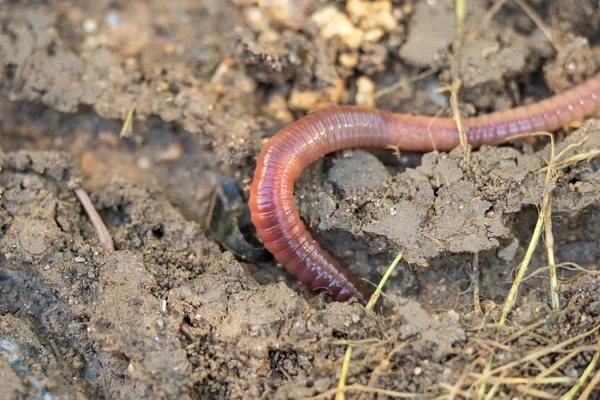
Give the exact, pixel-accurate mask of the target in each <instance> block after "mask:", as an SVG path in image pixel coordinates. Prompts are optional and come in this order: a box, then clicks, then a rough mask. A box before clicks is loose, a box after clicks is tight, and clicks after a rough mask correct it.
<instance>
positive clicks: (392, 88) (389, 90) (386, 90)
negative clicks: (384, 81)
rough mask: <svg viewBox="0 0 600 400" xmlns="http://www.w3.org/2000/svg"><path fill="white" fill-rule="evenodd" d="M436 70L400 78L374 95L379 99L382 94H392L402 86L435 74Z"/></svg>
mask: <svg viewBox="0 0 600 400" xmlns="http://www.w3.org/2000/svg"><path fill="white" fill-rule="evenodd" d="M436 72H437V71H436V70H435V69H428V70H427V71H424V72H421V73H420V74H418V75H415V76H413V77H411V78H408V79H400V80H399V81H398V82H396V83H394V84H393V85H390V86H388V87H385V88H383V89H381V90H378V91H376V92H375V95H374V97H375V98H376V99H377V98H379V97H381V96H385V95H386V94H390V93H392V92H394V91H396V90H398V89H400V88H401V87H402V86H406V85H409V84H411V83H415V82H417V81H420V80H421V79H424V78H427V77H428V76H430V75H433V74H435V73H436Z"/></svg>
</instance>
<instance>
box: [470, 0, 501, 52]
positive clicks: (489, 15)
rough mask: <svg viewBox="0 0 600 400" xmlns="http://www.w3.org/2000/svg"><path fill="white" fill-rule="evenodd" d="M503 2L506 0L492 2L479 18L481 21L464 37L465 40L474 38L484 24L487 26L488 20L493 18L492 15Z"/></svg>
mask: <svg viewBox="0 0 600 400" xmlns="http://www.w3.org/2000/svg"><path fill="white" fill-rule="evenodd" d="M504 3H506V0H498V1H496V2H495V3H494V5H493V6H492V8H490V9H489V10H488V11H487V12H486V13H485V15H484V16H483V18H482V19H481V22H480V23H479V24H478V25H477V27H476V28H475V29H473V30H472V31H471V32H470V33H469V34H468V35H467V38H466V39H465V41H467V42H468V41H471V40H473V39H475V37H477V35H479V33H480V32H481V30H482V29H483V27H484V26H487V25H488V24H489V23H490V21H491V20H492V18H494V16H495V15H496V14H497V13H498V11H499V10H500V8H501V7H502V6H503V5H504Z"/></svg>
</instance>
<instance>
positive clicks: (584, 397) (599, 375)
mask: <svg viewBox="0 0 600 400" xmlns="http://www.w3.org/2000/svg"><path fill="white" fill-rule="evenodd" d="M599 383H600V369H598V370H597V371H596V374H595V375H594V377H593V378H592V380H591V381H590V383H589V384H588V385H587V387H586V388H585V389H584V391H583V392H581V396H579V400H588V399H589V398H590V395H591V394H592V391H593V390H594V389H595V388H596V385H598V384H599Z"/></svg>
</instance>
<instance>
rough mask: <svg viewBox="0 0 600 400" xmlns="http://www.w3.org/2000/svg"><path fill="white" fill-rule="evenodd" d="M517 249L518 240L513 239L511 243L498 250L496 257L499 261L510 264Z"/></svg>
mask: <svg viewBox="0 0 600 400" xmlns="http://www.w3.org/2000/svg"><path fill="white" fill-rule="evenodd" d="M518 249H519V239H517V238H514V239H513V240H512V242H511V243H510V244H509V245H508V246H506V247H505V248H503V249H500V250H498V252H497V253H496V255H497V256H498V258H499V259H501V260H502V261H506V262H511V261H512V260H514V259H515V256H516V254H517V250H518Z"/></svg>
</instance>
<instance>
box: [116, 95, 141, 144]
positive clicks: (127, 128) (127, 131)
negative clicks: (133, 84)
mask: <svg viewBox="0 0 600 400" xmlns="http://www.w3.org/2000/svg"><path fill="white" fill-rule="evenodd" d="M136 106H137V101H135V100H134V101H133V103H131V106H129V110H128V111H127V115H126V116H125V121H124V122H123V127H122V128H121V134H120V135H119V136H120V137H121V138H124V137H130V136H131V135H132V134H133V129H132V128H131V121H132V120H133V112H134V111H135V107H136Z"/></svg>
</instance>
